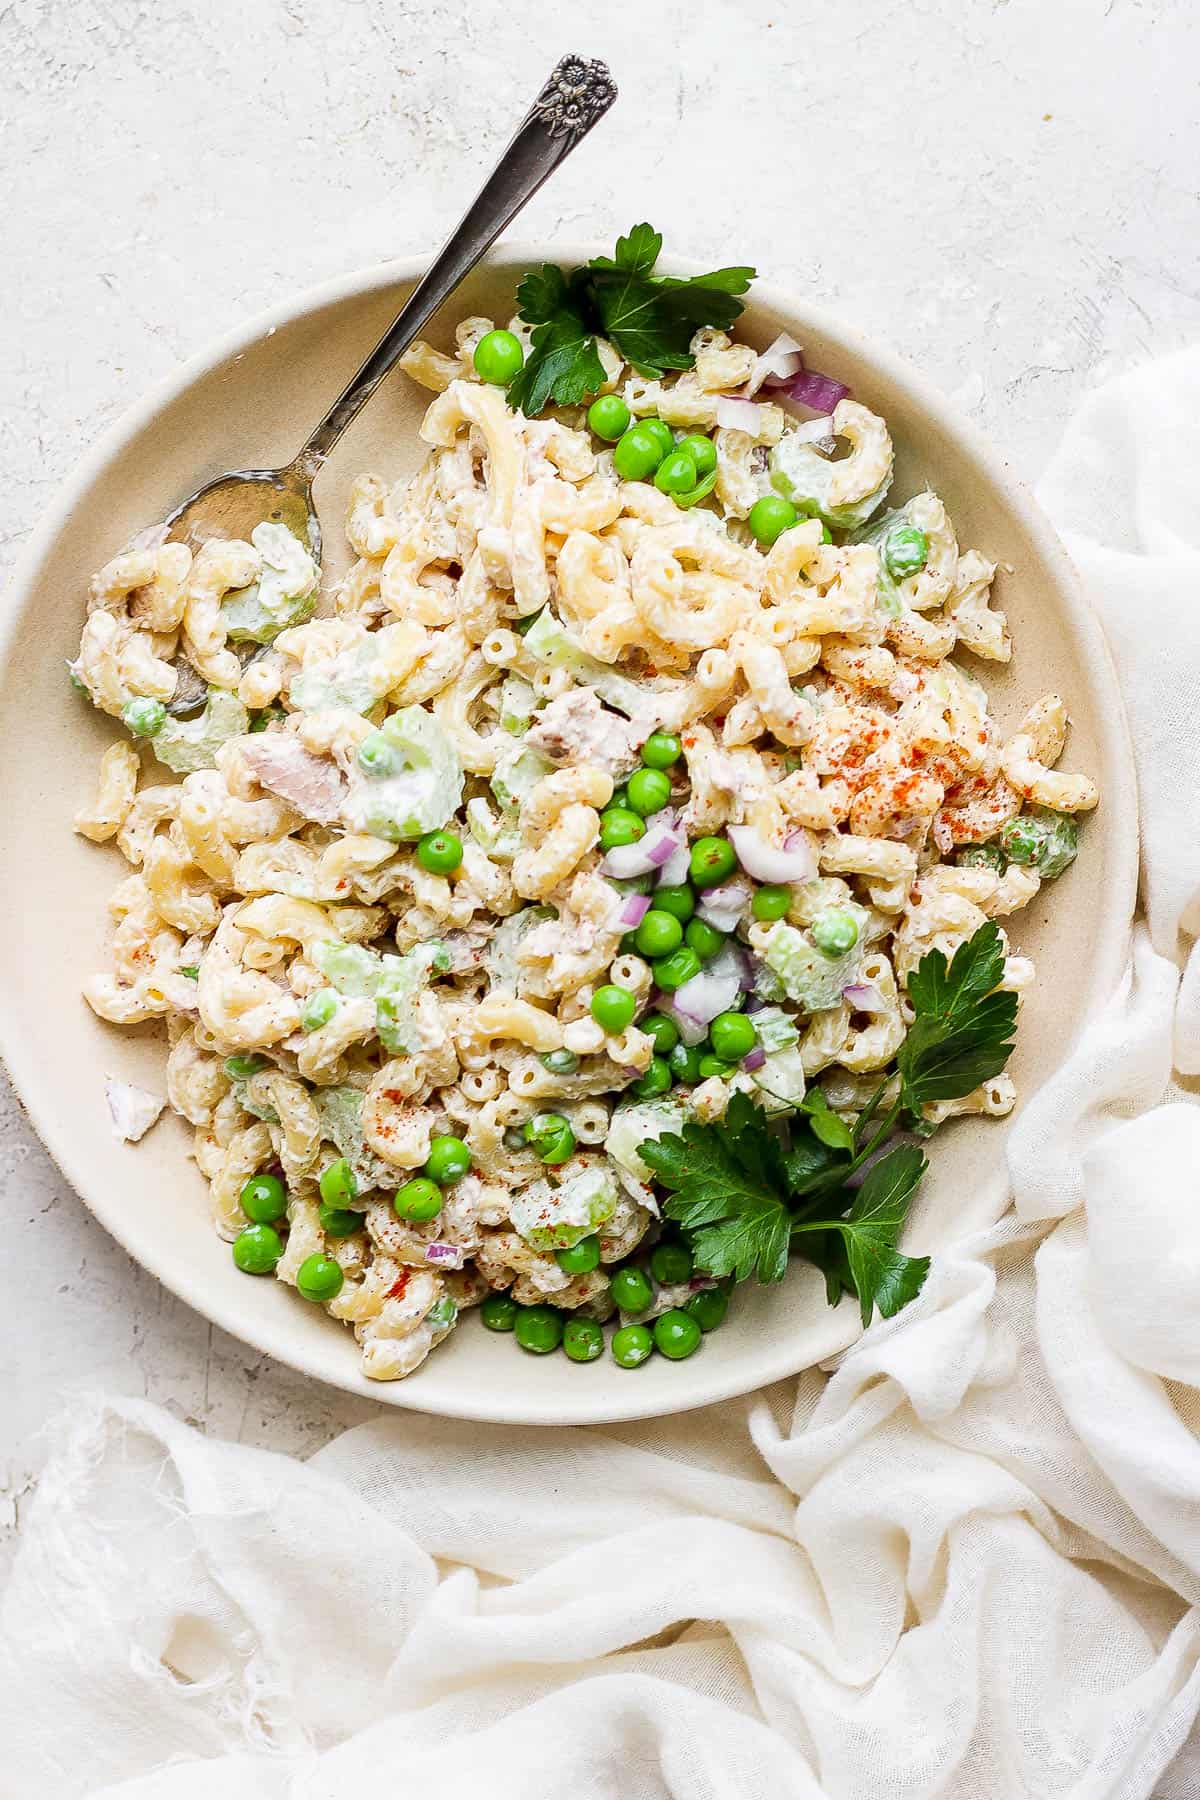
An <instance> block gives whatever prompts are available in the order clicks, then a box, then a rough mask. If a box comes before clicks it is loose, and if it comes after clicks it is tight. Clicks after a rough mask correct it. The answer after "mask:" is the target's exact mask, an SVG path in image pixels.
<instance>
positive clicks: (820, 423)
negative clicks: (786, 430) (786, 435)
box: [790, 418, 837, 450]
mask: <svg viewBox="0 0 1200 1800" xmlns="http://www.w3.org/2000/svg"><path fill="white" fill-rule="evenodd" d="M790 435H791V436H792V437H794V438H795V439H796V441H797V443H800V444H816V446H817V447H818V449H821V450H825V449H828V450H832V449H833V446H834V443H835V441H836V437H837V434H836V432H835V431H834V429H833V420H832V419H826V418H820V419H803V420H801V422H800V424H799V425H797V426H796V427H795V429H794V430H793V431H792V432H791V434H790Z"/></svg>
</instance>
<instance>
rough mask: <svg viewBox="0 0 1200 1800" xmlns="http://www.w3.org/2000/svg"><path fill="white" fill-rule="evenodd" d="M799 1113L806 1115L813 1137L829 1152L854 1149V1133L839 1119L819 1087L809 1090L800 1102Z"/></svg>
mask: <svg viewBox="0 0 1200 1800" xmlns="http://www.w3.org/2000/svg"><path fill="white" fill-rule="evenodd" d="M800 1111H801V1112H804V1113H807V1114H808V1116H809V1119H810V1121H811V1125H812V1131H813V1135H814V1136H815V1137H817V1138H819V1139H820V1141H821V1143H823V1144H826V1145H828V1147H829V1148H830V1149H831V1150H853V1149H854V1133H853V1132H852V1131H851V1129H850V1127H849V1126H848V1125H847V1124H846V1122H845V1120H844V1119H839V1117H838V1115H837V1114H836V1113H835V1112H834V1110H833V1108H832V1107H831V1106H830V1104H829V1102H828V1100H827V1099H826V1098H825V1095H824V1093H823V1092H822V1090H821V1089H820V1088H819V1087H812V1088H809V1090H808V1092H807V1094H805V1096H804V1098H803V1100H802V1101H801V1102H800Z"/></svg>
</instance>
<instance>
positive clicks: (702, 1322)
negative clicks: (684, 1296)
mask: <svg viewBox="0 0 1200 1800" xmlns="http://www.w3.org/2000/svg"><path fill="white" fill-rule="evenodd" d="M683 1310H684V1312H685V1313H690V1314H691V1315H692V1317H693V1319H695V1321H696V1323H697V1325H698V1326H699V1327H700V1329H701V1331H715V1330H716V1329H717V1326H718V1325H720V1324H721V1323H722V1322H723V1320H724V1318H725V1314H726V1313H727V1312H728V1311H729V1295H728V1294H727V1293H726V1291H725V1289H724V1288H719V1287H712V1288H701V1289H700V1291H699V1293H696V1294H693V1295H692V1296H691V1298H690V1299H688V1300H685V1301H684V1303H683Z"/></svg>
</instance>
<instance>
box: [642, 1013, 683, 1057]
mask: <svg viewBox="0 0 1200 1800" xmlns="http://www.w3.org/2000/svg"><path fill="white" fill-rule="evenodd" d="M638 1030H639V1031H642V1032H645V1034H646V1036H647V1037H648V1038H649V1039H650V1041H651V1042H652V1044H653V1045H654V1054H655V1055H656V1056H669V1055H670V1053H671V1051H672V1050H673V1049H674V1048H675V1046H676V1044H677V1043H678V1042H679V1028H678V1026H677V1025H676V1024H675V1022H674V1020H673V1019H668V1018H667V1016H666V1014H665V1013H649V1014H648V1015H647V1017H646V1018H644V1019H643V1020H642V1022H641V1024H640V1025H639V1026H638Z"/></svg>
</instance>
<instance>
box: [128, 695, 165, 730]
mask: <svg viewBox="0 0 1200 1800" xmlns="http://www.w3.org/2000/svg"><path fill="white" fill-rule="evenodd" d="M121 721H122V723H123V724H124V725H126V726H127V727H128V729H129V730H130V731H132V733H133V735H134V737H154V736H155V735H156V733H158V732H160V731H161V730H162V728H163V726H164V725H165V724H166V722H167V709H166V707H165V706H164V705H163V703H162V701H161V700H144V699H142V697H141V696H140V695H138V696H136V697H135V698H134V699H132V700H129V701H127V702H126V703H125V705H124V706H123V707H122V708H121Z"/></svg>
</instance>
